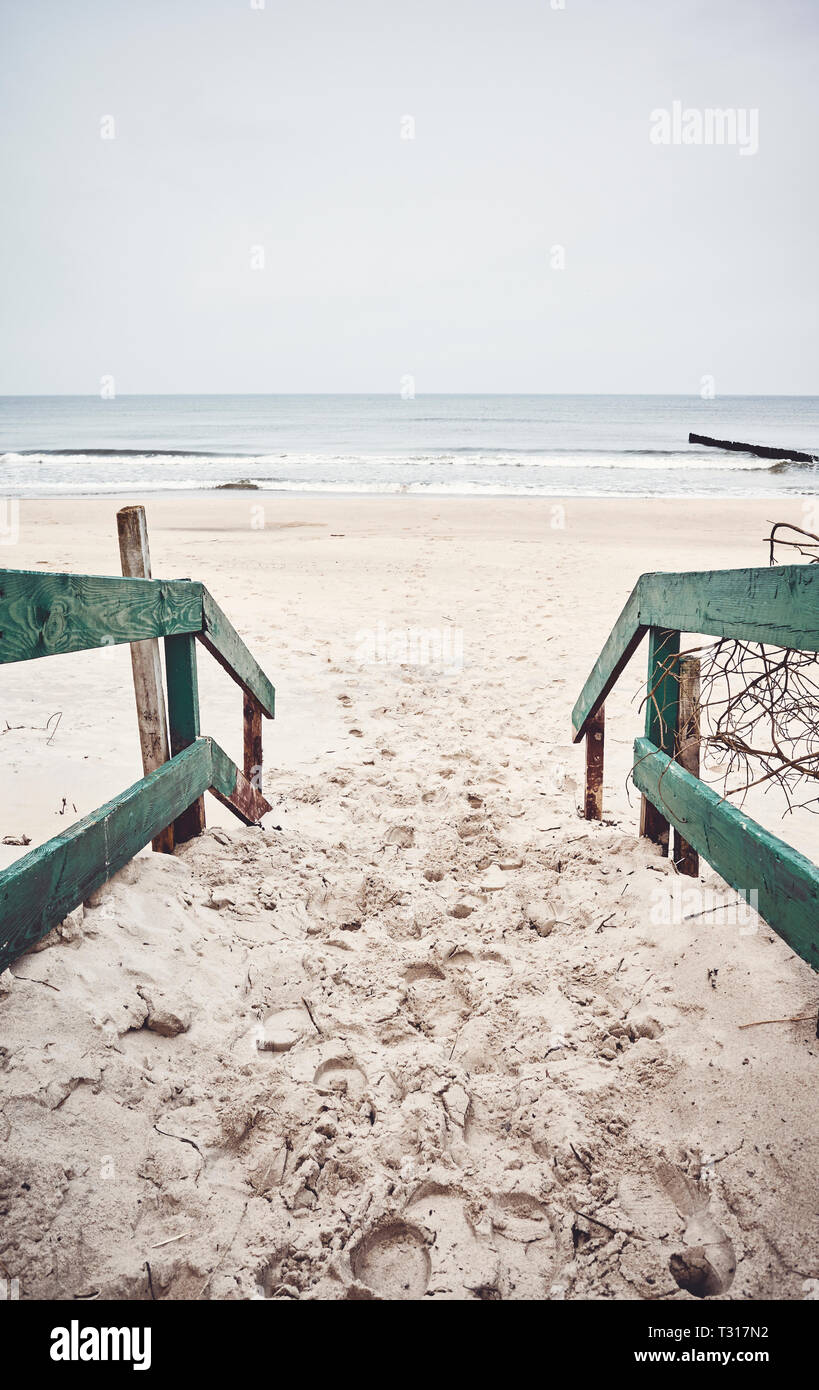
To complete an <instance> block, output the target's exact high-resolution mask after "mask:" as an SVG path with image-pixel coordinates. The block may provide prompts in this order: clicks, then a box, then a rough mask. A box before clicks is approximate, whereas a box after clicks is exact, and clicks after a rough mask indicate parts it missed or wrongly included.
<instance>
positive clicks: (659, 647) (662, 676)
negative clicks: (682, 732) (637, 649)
mask: <svg viewBox="0 0 819 1390" xmlns="http://www.w3.org/2000/svg"><path fill="white" fill-rule="evenodd" d="M679 656H680V634H679V632H676V631H673V630H670V629H669V628H665V627H652V628H650V629H649V634H648V676H647V683H646V738H649V739H651V742H652V743H656V745H657V747H658V748H662V750H663V752H664V753H668V754H670V756H672V757H673V756H674V751H675V747H676V739H677V721H678V717H679V706H680V674H679Z"/></svg>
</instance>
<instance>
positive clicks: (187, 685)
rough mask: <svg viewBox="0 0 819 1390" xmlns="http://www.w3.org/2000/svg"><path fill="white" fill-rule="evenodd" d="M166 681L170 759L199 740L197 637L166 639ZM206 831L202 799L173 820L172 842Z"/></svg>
mask: <svg viewBox="0 0 819 1390" xmlns="http://www.w3.org/2000/svg"><path fill="white" fill-rule="evenodd" d="M165 679H166V682H167V686H168V738H169V741H170V745H171V756H172V757H173V756H174V755H175V754H177V753H181V752H182V750H183V749H184V748H187V747H189V745H190V744H192V743H195V742H196V740H197V739H198V737H199V678H198V673H197V669H196V638H195V636H194V635H193V633H181V634H179V635H177V636H175V637H166V638H165ZM204 828H205V804H204V801H203V800H202V798H201V797H199V798H197V800H195V801H193V802H192V804H191V805H189V806H186V807H185V808H184V809H183V811H182V814H181V815H180V816H177V818H176V820H175V821H174V827H173V834H174V842H175V843H176V844H178V845H181V844H184V843H185V841H186V840H192V839H193V837H194V836H195V835H199V834H201V832H202V831H203V830H204Z"/></svg>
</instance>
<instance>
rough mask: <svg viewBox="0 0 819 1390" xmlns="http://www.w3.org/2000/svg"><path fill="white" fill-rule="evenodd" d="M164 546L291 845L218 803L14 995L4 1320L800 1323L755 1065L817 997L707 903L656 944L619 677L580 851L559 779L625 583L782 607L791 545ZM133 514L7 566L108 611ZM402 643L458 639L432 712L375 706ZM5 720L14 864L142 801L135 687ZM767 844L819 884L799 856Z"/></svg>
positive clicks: (46, 680) (778, 1134)
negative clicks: (537, 1301)
mask: <svg viewBox="0 0 819 1390" xmlns="http://www.w3.org/2000/svg"><path fill="white" fill-rule="evenodd" d="M147 505H148V515H149V526H150V531H151V538H152V549H153V559H154V572H155V574H157V575H161V576H163V577H166V576H167V577H173V576H189V577H192V578H201V579H202V580H204V581H205V582H206V583H207V584H208V586H209V587H210V589H211V591H212V592H213V593H214V595H215V597H216V598H217V599H218V601H219V602H220V603H221V604H222V606H223V607H224V608H225V610H226V612H227V613H228V614H229V616H230V617H231V618H232V620H233V622H234V623H235V625H236V627H237V628H238V629H239V631H240V632H241V633H242V635H243V636H244V637H245V639H246V640H247V641H248V643H249V645H250V647H251V649H252V650H253V651H254V654H256V655H257V657H258V658H259V660H260V661H261V662H262V664H263V665H264V666H265V668H266V669H267V670H268V672H269V673H270V675H271V677H272V678H273V680H274V682H275V684H276V686H277V695H278V700H279V718H278V719H277V721H276V724H275V725H274V726H271V725H270V724H266V725H265V737H266V764H267V772H266V776H265V791H266V794H267V795H268V797H269V799H270V800H271V802H272V804H273V807H274V811H273V814H272V816H270V817H268V818H267V820H266V822H265V827H264V828H263V829H261V830H258V829H257V830H249V831H246V830H244V829H242V827H241V826H239V825H238V823H237V822H231V819H230V817H229V815H228V813H226V812H225V811H224V810H223V809H222V808H221V807H219V806H217V804H216V803H215V802H213V801H212V800H210V801H209V803H208V815H209V822H210V824H211V826H212V827H215V828H214V829H211V830H210V831H209V832H208V833H207V834H206V835H205V836H204V837H203V838H202V839H201V840H200V841H198V842H197V843H195V844H192V845H191V846H189V847H187V848H186V849H184V850H182V851H181V852H180V853H179V855H178V856H177V857H174V858H166V857H162V856H154V855H151V854H150V853H146V854H144V855H142V856H140V858H139V859H138V860H137V861H136V862H135V863H134V864H133V865H132V866H130V867H129V868H128V869H127V870H126V871H124V873H123V874H122V875H120V876H119V879H118V880H117V881H115V882H114V883H113V884H112V885H111V886H110V888H109V890H107V891H106V892H104V893H103V894H101V895H100V899H101V900H100V902H99V903H98V904H97V905H95V906H91V905H89V906H87V907H86V908H85V910H84V912H82V911H81V912H80V913H78V914H77V917H76V919H75V920H74V921H73V922H72V924H71V925H70V926H69V927H68V928H67V929H66V930H65V931H64V933H63V936H62V937H59V938H57V939H56V941H55V942H54V943H53V944H50V945H48V946H47V947H46V949H43V950H40V951H37V952H33V953H32V954H30V955H29V956H27V957H25V958H23V959H21V960H20V961H19V962H17V964H15V965H14V967H13V968H12V972H11V975H13V976H14V979H13V980H11V979H10V976H9V974H6V975H5V976H3V977H2V982H3V983H2V986H0V988H6V987H8V986H10V988H9V989H8V992H7V993H3V994H0V1067H1V1068H2V1072H1V1073H0V1183H1V1184H2V1207H1V1208H0V1209H2V1211H3V1213H4V1215H3V1221H2V1227H1V1228H0V1274H2V1273H3V1271H5V1274H6V1276H7V1277H9V1278H18V1279H19V1280H20V1285H21V1295H22V1296H23V1297H66V1298H77V1297H92V1296H93V1295H94V1294H95V1293H97V1291H99V1293H100V1295H101V1296H103V1297H140V1298H147V1297H150V1296H151V1290H153V1293H154V1296H156V1297H158V1298H159V1297H163V1298H168V1297H176V1298H180V1297H205V1298H213V1297H248V1296H253V1295H254V1294H257V1292H258V1291H263V1292H264V1294H265V1295H266V1296H273V1297H291V1298H296V1297H308V1298H343V1297H352V1298H371V1297H387V1298H399V1297H416V1296H422V1295H425V1296H427V1297H438V1298H461V1297H469V1298H473V1297H478V1298H499V1297H503V1298H521V1297H536V1298H543V1297H551V1298H560V1297H567V1298H577V1297H581V1298H582V1297H595V1298H634V1297H637V1298H676V1299H687V1298H689V1297H691V1296H692V1294H691V1293H689V1292H686V1291H685V1290H684V1289H683V1288H681V1287H680V1284H679V1282H678V1280H681V1281H682V1283H683V1284H685V1285H688V1286H690V1287H692V1288H696V1289H697V1290H698V1291H699V1292H701V1293H705V1294H706V1295H708V1296H724V1297H726V1298H749V1297H762V1298H792V1299H797V1298H801V1297H804V1296H805V1286H806V1281H808V1280H811V1279H816V1278H817V1277H819V1222H818V1221H817V1214H816V1191H817V1181H816V1179H817V1171H819V1154H818V1153H817V1145H816V1138H815V1129H816V1125H815V1093H816V1085H815V1077H816V1070H815V1069H816V1067H817V1064H819V1058H817V1053H819V1044H817V1042H816V1039H815V1036H814V1031H815V1028H814V1025H813V1024H812V1023H811V1022H810V1021H808V1022H803V1023H786V1024H775V1025H772V1026H763V1027H758V1028H751V1029H742V1028H741V1027H740V1025H741V1024H743V1023H748V1022H753V1021H756V1020H760V1019H771V1018H785V1017H789V1016H796V1015H802V1014H814V1015H815V1011H816V1007H817V989H816V979H815V976H814V974H813V972H812V971H811V970H810V969H809V967H808V966H807V965H805V964H804V963H803V962H801V961H800V960H799V959H798V958H797V957H795V956H794V955H793V954H792V953H791V952H790V951H789V950H788V948H787V947H786V946H785V945H784V943H782V942H781V941H780V940H779V939H778V938H777V937H775V936H774V934H773V933H772V932H771V931H770V930H769V929H767V928H766V927H765V926H764V924H762V923H759V922H758V921H757V920H756V919H755V918H753V917H749V916H748V914H747V912H746V913H741V914H740V916H739V920H738V921H735V923H734V924H733V925H726V924H724V923H723V924H722V925H720V924H719V923H718V920H717V919H716V918H715V916H714V914H713V913H712V914H711V915H706V916H700V917H694V918H692V919H690V920H680V919H681V918H683V917H690V914H692V913H696V912H697V911H698V910H701V909H707V908H709V907H711V906H713V904H714V902H715V901H718V900H719V901H723V900H724V901H726V902H729V903H733V902H735V896H734V895H733V894H731V893H729V892H728V891H727V890H726V889H725V888H724V886H722V885H721V884H720V881H719V880H718V879H717V878H716V877H715V876H714V875H713V874H712V873H711V872H710V871H706V872H705V873H704V875H703V879H702V881H701V882H700V884H699V886H698V885H697V884H691V883H690V882H688V881H686V882H685V884H684V887H683V891H684V893H685V894H686V897H685V898H684V899H683V900H682V901H681V900H680V898H679V892H680V886H681V880H679V879H678V878H676V877H675V876H674V874H673V871H672V869H671V868H670V866H669V864H668V863H667V861H663V860H661V859H660V858H659V857H658V856H657V855H656V852H655V851H654V850H653V848H651V847H649V846H647V845H646V844H645V842H641V841H639V840H638V838H637V836H636V820H637V815H638V797H637V796H636V795H635V794H634V792H633V791H632V793H631V800H630V804H629V801H628V799H627V795H626V790H625V777H626V773H627V771H628V768H629V766H630V760H631V759H630V755H631V744H632V741H633V738H634V736H635V734H636V733H638V732H639V729H640V725H641V723H642V716H641V715H640V713H639V712H638V708H637V705H636V704H635V703H632V700H633V697H634V696H635V694H636V693H637V692H638V690H639V685H640V680H641V677H642V674H643V668H644V661H645V653H644V652H641V653H640V654H639V656H638V658H637V659H636V661H635V662H634V663H633V665H632V667H631V668H630V669H629V671H628V672H627V673H626V675H625V677H624V678H623V681H622V682H621V684H620V686H618V689H617V692H616V693H615V694H614V695H613V696H612V697H611V698H610V700H609V702H608V706H607V713H608V731H607V742H608V746H607V778H606V809H605V813H606V818H607V822H608V823H606V824H604V825H602V826H589V825H587V824H586V823H585V822H584V821H582V820H580V819H579V818H578V815H577V811H576V802H577V797H578V792H579V789H580V787H581V785H582V751H581V750H580V749H578V748H574V747H572V746H571V744H570V711H571V706H572V704H573V702H574V699H575V698H576V696H577V694H578V692H579V690H580V688H581V686H582V683H583V680H584V679H585V677H586V675H587V674H588V670H589V668H590V666H591V664H592V662H593V660H594V657H595V656H596V654H597V652H598V651H599V648H600V646H601V645H602V642H603V640H604V638H605V636H606V635H607V633H608V631H609V628H610V627H611V625H612V623H613V621H614V619H615V618H616V616H617V613H618V611H619V608H620V606H621V604H622V602H623V601H624V600H625V598H626V596H627V594H628V592H629V591H630V589H631V587H632V585H633V583H634V582H635V580H636V578H637V576H638V575H639V573H640V572H641V571H643V570H646V569H674V568H680V569H692V568H714V567H719V566H729V565H740V564H764V563H765V562H766V558H767V557H766V554H765V549H764V545H763V537H764V535H765V533H766V530H767V527H766V520H767V519H768V518H769V517H771V519H781V518H790V519H792V520H795V521H797V522H798V521H799V520H800V519H801V506H800V504H799V502H791V503H785V504H782V503H780V504H777V506H776V513H775V518H774V517H773V515H772V512H771V508H772V504H771V503H770V502H765V503H715V502H713V501H711V502H700V503H686V504H681V503H670V502H664V503H660V502H651V503H648V502H646V503H612V502H606V503H595V502H580V501H577V500H573V501H571V502H567V503H565V504H564V505H565V526H563V527H560V526H555V525H553V524H552V523H553V522H554V521H555V520H558V521H559V520H560V519H561V518H560V514H559V513H556V512H555V511H554V510H553V504H551V503H549V502H543V503H533V502H526V503H520V502H505V503H499V502H496V501H493V502H491V503H490V502H462V501H455V500H452V501H450V500H447V501H442V500H440V499H434V500H433V499H429V500H419V499H385V500H376V499H373V500H361V499H356V500H355V501H344V500H336V499H318V498H310V499H299V498H287V499H284V500H281V499H278V498H272V499H271V498H270V497H264V496H262V495H259V494H253V493H248V494H246V495H230V496H228V495H221V496H218V497H209V498H187V497H186V498H184V499H175V500H173V501H168V500H166V499H162V500H159V501H156V500H152V499H147ZM116 506H117V503H116V502H114V501H108V502H99V501H98V502H93V503H88V504H79V503H75V502H72V503H64V504H60V503H28V504H25V505H24V507H23V514H22V531H21V537H20V542H19V544H18V545H17V546H15V547H8V548H6V549H4V550H3V551H2V552H0V559H2V561H3V563H5V564H7V565H14V566H15V567H23V568H36V567H38V566H39V565H40V564H41V562H45V565H44V566H43V567H48V568H51V569H70V570H77V571H87V572H97V573H115V572H116V571H117V552H116V539H115V534H116V533H115V526H114V512H115V510H116ZM259 506H263V507H264V510H265V522H266V525H265V526H264V529H255V528H254V526H253V525H252V524H251V523H253V522H256V523H258V521H259V519H260V518H259V515H258V513H254V512H253V510H252V509H253V508H255V507H259ZM379 625H382V626H379ZM413 627H414V628H419V627H420V628H425V629H438V630H442V631H443V632H444V633H445V635H446V634H448V635H449V636H450V637H452V636H453V633H454V640H455V642H456V647H455V658H456V659H455V660H454V661H452V662H451V663H450V664H451V666H452V667H453V668H454V669H451V670H450V671H449V672H442V671H441V670H440V669H437V668H433V667H431V666H429V665H426V666H425V665H418V664H415V665H409V664H396V663H392V664H390V663H372V662H370V663H367V662H363V663H362V660H361V657H362V655H366V651H367V634H368V633H369V634H372V637H373V638H374V639H375V640H376V641H378V640H380V638H382V637H384V636H385V635H386V640H387V641H388V642H392V644H393V647H394V649H395V651H394V654H398V655H400V651H399V650H398V647H399V646H400V643H399V642H398V637H399V636H400V633H401V631H402V630H405V629H407V628H413ZM389 634H392V636H391V637H390V636H389ZM461 639H462V642H463V669H462V670H461V669H458V668H459V666H460V662H459V661H458V659H457V653H458V648H457V642H458V641H460V640H461ZM199 664H200V684H201V690H202V706H203V710H202V712H203V718H202V726H203V732H206V733H210V734H213V735H214V736H215V737H216V738H218V740H219V741H220V742H221V743H222V744H223V746H225V747H226V749H227V750H228V751H229V752H230V753H231V754H232V755H233V756H235V757H237V759H238V757H239V754H240V722H241V721H240V709H241V702H240V696H239V694H238V692H237V691H236V689H235V687H233V686H232V685H231V683H230V682H229V680H228V678H227V677H226V676H225V674H224V672H222V671H221V670H219V669H218V668H217V667H216V666H215V664H214V663H213V662H212V661H211V659H210V658H209V657H208V656H207V654H206V653H204V652H202V653H201V655H200V663H199ZM0 690H2V699H1V700H0V720H2V721H3V722H2V727H3V728H5V724H6V722H7V723H8V724H9V725H10V726H12V727H11V728H10V730H9V731H8V732H5V733H3V734H2V735H0V759H2V766H3V772H4V788H5V795H4V798H3V804H2V807H0V838H2V836H9V835H10V836H21V835H23V834H26V835H29V836H30V837H31V839H32V842H33V843H37V842H39V841H41V840H43V839H45V838H47V837H48V836H49V835H52V834H54V833H56V831H57V830H59V829H60V828H61V827H63V826H64V825H65V824H66V823H69V822H70V821H71V820H73V819H75V818H76V817H77V816H78V815H81V814H84V813H86V812H87V811H89V810H91V809H92V808H93V807H95V806H97V805H99V804H100V803H101V802H102V801H104V800H105V799H106V798H107V797H108V796H111V795H113V794H114V793H116V792H117V791H120V790H122V789H123V788H124V787H125V786H126V785H128V784H129V783H130V782H131V781H133V780H135V779H136V777H137V776H138V775H139V771H140V768H139V753H138V743H137V738H136V728H135V716H134V710H133V696H132V692H131V688H130V666H129V660H128V653H127V650H126V649H117V650H112V651H108V652H100V653H80V654H78V655H76V656H71V657H61V658H54V659H53V660H50V661H48V662H47V663H46V662H38V663H27V664H24V665H21V666H17V667H14V666H10V667H4V668H2V671H0ZM57 712H60V713H61V718H60V720H59V725H58V727H57V730H56V733H54V736H53V738H52V739H51V741H50V742H49V735H50V734H51V732H52V731H53V730H54V723H55V722H56V721H53V722H52V723H51V725H50V726H49V729H48V732H46V731H45V725H46V721H47V720H48V718H49V716H50V715H52V714H56V713H57ZM18 726H22V727H18ZM74 808H76V811H75V809H74ZM755 809H756V808H755ZM763 813H764V815H765V816H766V817H767V818H768V823H770V824H771V825H772V827H773V828H775V829H777V830H778V832H779V833H785V832H784V831H783V828H782V826H781V825H780V824H779V822H778V820H777V818H776V808H775V807H773V808H772V807H765V808H763ZM223 827H224V828H223ZM276 827H281V828H280V829H279V828H276ZM787 836H788V838H790V839H792V840H793V842H794V843H797V844H798V845H799V847H800V848H802V849H805V850H807V851H808V852H812V853H813V854H814V857H816V850H815V845H812V844H811V839H814V840H815V830H814V827H813V825H812V824H811V823H810V822H809V820H808V821H805V822H804V823H802V824H796V825H793V826H791V827H789V828H788V829H787ZM21 852H22V851H21V850H20V849H19V848H12V847H4V848H3V850H2V853H3V855H4V856H5V858H4V859H3V860H2V861H0V863H3V864H5V863H9V862H11V860H12V858H13V857H14V856H15V855H17V854H20V853H21ZM689 895H692V896H689ZM709 972H711V973H710V975H709ZM49 986H50V987H49ZM148 1025H151V1026H148ZM155 1029H161V1030H163V1031H161V1032H157V1031H155ZM179 1029H181V1031H177V1030H179ZM168 1033H171V1034H172V1035H171V1036H168V1035H167V1034H168ZM149 1267H150V1278H149Z"/></svg>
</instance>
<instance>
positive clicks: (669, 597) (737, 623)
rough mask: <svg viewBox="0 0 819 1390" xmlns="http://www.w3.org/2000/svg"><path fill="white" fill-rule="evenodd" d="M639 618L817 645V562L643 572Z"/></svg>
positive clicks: (807, 647) (712, 633)
mask: <svg viewBox="0 0 819 1390" xmlns="http://www.w3.org/2000/svg"><path fill="white" fill-rule="evenodd" d="M638 588H639V591H640V602H639V611H640V622H641V623H645V624H646V625H647V626H649V627H653V626H657V627H669V628H678V629H679V631H680V632H694V633H702V634H703V636H708V637H739V638H742V639H744V640H745V641H746V642H769V643H771V644H772V645H774V646H778V647H794V648H796V649H797V650H798V651H807V652H815V651H819V565H776V566H774V567H773V568H765V569H748V570H705V571H702V572H697V571H694V572H692V573H690V574H685V573H683V574H644V575H643V576H642V578H641V579H640V582H639V585H638Z"/></svg>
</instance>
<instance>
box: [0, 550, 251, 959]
mask: <svg viewBox="0 0 819 1390" xmlns="http://www.w3.org/2000/svg"><path fill="white" fill-rule="evenodd" d="M160 637H161V638H163V639H164V644H165V672H166V682H167V694H168V732H169V741H170V753H171V757H170V758H169V760H168V761H167V762H165V763H163V764H162V765H161V766H160V767H158V768H157V769H156V770H155V771H153V772H151V773H149V775H148V776H147V777H143V778H142V779H141V780H140V781H138V782H136V783H134V785H133V786H132V787H129V788H128V790H127V791H125V792H122V794H121V795H120V796H117V797H115V798H114V799H113V800H112V801H109V802H108V803H107V804H106V805H105V806H101V807H100V808H99V810H97V811H94V812H92V814H91V815H90V816H86V817H85V818H84V819H83V820H80V821H78V822H77V823H76V825H72V826H71V827H70V828H69V829H67V830H66V831H65V832H63V833H62V834H60V835H55V836H54V838H53V839H51V840H48V841H47V842H46V844H44V845H40V846H39V847H38V848H37V849H34V850H32V851H31V852H30V853H29V854H26V855H24V856H23V857H22V858H21V859H18V860H16V861H15V863H13V864H12V865H11V866H10V868H8V869H6V870H5V871H4V872H2V873H0V971H2V970H5V969H6V967H7V966H8V965H10V964H11V963H12V961H14V960H16V959H17V957H18V956H20V955H22V954H23V953H24V952H25V951H27V950H29V949H30V948H31V947H32V946H33V945H34V944H35V943H36V942H37V941H38V940H39V939H40V938H41V937H42V936H44V935H45V934H46V933H47V932H48V931H50V930H51V928H52V927H54V926H56V925H57V924H58V923H59V922H61V921H62V920H63V919H64V917H65V916H66V915H67V914H68V913H69V912H71V911H72V909H73V908H75V907H77V906H78V904H79V903H81V902H83V901H85V899H86V898H87V897H88V896H89V895H90V894H91V893H92V892H94V890H95V889H96V888H99V887H100V886H101V885H102V884H103V883H105V882H106V880H107V879H109V878H110V877H111V875H112V874H114V873H116V872H117V870H118V869H121V868H122V867H123V865H124V864H126V863H127V862H128V860H129V859H132V858H133V856H134V855H135V854H136V853H137V852H138V851H139V850H140V849H142V848H143V847H144V846H145V845H146V844H148V843H149V841H151V840H152V839H155V837H156V836H157V835H158V834H159V833H160V832H161V831H163V830H164V829H165V828H166V827H168V826H170V825H172V826H173V841H174V842H175V843H176V844H180V843H183V842H184V841H185V840H188V839H191V838H192V836H193V835H196V834H198V833H199V831H200V830H201V829H202V828H203V826H204V814H203V811H202V800H201V799H202V796H203V794H204V792H206V791H211V792H212V793H213V795H214V796H216V797H217V798H218V799H219V800H220V801H221V802H222V803H223V804H224V805H225V806H227V807H229V808H230V810H231V811H233V813H234V814H235V815H236V816H238V817H239V819H240V820H242V821H244V822H245V823H246V824H255V823H257V822H258V821H259V820H260V819H261V817H262V816H263V815H265V813H266V812H267V811H269V810H270V806H269V804H268V802H267V801H266V800H265V798H264V797H263V796H262V794H261V792H260V791H259V790H258V784H259V781H260V776H261V720H262V716H264V717H266V718H268V719H272V718H273V715H274V708H275V691H274V689H273V686H272V685H271V683H270V681H269V680H268V678H267V676H266V675H265V673H264V671H262V669H261V667H260V666H259V665H258V663H257V662H256V661H255V659H254V658H253V657H252V656H251V654H250V652H249V651H248V649H247V647H246V646H245V644H244V642H243V641H242V639H241V638H240V637H239V635H238V633H237V632H236V631H235V629H234V628H233V627H232V625H231V623H230V622H229V621H228V619H227V618H226V617H225V615H224V613H223V612H222V611H221V609H220V608H219V606H218V604H216V603H215V602H214V600H213V598H212V597H211V595H210V594H209V593H208V591H207V589H206V588H205V587H204V586H203V585H202V584H199V583H195V582H192V581H190V580H187V579H177V580H161V579H121V578H119V577H116V578H113V577H107V576H96V575H82V574H41V573H38V572H36V571H28V570H2V569H0V664H3V663H5V662H12V661H31V660H34V659H35V658H37V657H42V656H55V655H60V654H62V653H64V652H79V651H87V650H90V649H92V648H95V647H108V646H111V645H115V644H118V643H123V642H127V643H131V642H140V641H143V640H146V639H150V638H160ZM197 639H198V640H199V641H200V642H201V643H202V645H203V646H204V647H206V648H207V650H208V651H209V652H211V653H212V655H213V656H215V657H216V660H217V661H218V662H219V663H220V664H221V665H222V666H223V667H224V668H225V670H226V671H228V673H229V674H230V675H231V676H232V678H233V679H234V680H235V681H236V682H237V684H238V685H239V686H240V687H241V688H242V690H243V691H244V748H245V759H244V761H245V769H244V772H242V771H240V769H239V768H238V767H237V766H236V765H235V763H233V762H232V761H231V759H230V758H229V757H228V756H227V754H226V753H224V752H223V751H222V749H221V748H220V747H219V746H218V744H216V743H214V742H213V740H212V739H210V738H204V737H202V736H201V734H200V729H199V689H198V682H197V667H196V641H197Z"/></svg>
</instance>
